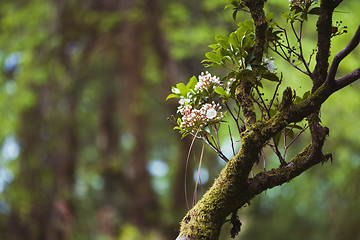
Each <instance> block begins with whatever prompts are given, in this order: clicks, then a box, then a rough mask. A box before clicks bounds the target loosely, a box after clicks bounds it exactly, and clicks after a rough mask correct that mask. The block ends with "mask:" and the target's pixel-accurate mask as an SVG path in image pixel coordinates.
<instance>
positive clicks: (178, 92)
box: [171, 87, 180, 94]
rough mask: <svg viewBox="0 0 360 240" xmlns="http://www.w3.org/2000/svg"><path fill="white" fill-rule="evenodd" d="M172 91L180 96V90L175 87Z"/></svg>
mask: <svg viewBox="0 0 360 240" xmlns="http://www.w3.org/2000/svg"><path fill="white" fill-rule="evenodd" d="M171 91H172V92H173V93H175V94H180V90H179V89H177V88H176V87H173V88H172V89H171Z"/></svg>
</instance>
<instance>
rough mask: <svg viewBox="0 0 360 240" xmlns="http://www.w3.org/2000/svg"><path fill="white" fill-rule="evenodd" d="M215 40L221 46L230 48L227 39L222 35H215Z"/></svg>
mask: <svg viewBox="0 0 360 240" xmlns="http://www.w3.org/2000/svg"><path fill="white" fill-rule="evenodd" d="M215 40H216V41H217V42H218V43H219V44H220V46H221V47H223V48H225V49H228V48H230V45H229V39H228V38H227V37H225V36H222V35H216V36H215Z"/></svg>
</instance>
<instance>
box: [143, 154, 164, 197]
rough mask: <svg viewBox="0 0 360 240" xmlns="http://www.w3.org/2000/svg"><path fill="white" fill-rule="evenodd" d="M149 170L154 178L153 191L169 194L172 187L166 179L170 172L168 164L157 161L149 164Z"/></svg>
mask: <svg viewBox="0 0 360 240" xmlns="http://www.w3.org/2000/svg"><path fill="white" fill-rule="evenodd" d="M147 169H148V171H149V173H150V174H151V175H152V176H153V179H152V186H153V189H154V190H155V191H156V192H157V193H159V194H166V193H168V190H169V187H170V183H169V181H168V179H167V178H166V175H167V174H168V172H169V166H168V164H167V163H166V162H164V161H162V160H159V159H155V160H152V161H150V162H149V163H148V165H147Z"/></svg>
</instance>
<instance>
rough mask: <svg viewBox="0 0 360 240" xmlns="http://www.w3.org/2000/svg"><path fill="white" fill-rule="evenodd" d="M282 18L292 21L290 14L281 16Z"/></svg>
mask: <svg viewBox="0 0 360 240" xmlns="http://www.w3.org/2000/svg"><path fill="white" fill-rule="evenodd" d="M281 17H282V18H285V19H287V20H288V19H291V17H290V14H288V13H283V14H281Z"/></svg>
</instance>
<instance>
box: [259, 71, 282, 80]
mask: <svg viewBox="0 0 360 240" xmlns="http://www.w3.org/2000/svg"><path fill="white" fill-rule="evenodd" d="M262 77H263V78H265V79H267V80H270V81H272V82H279V81H280V80H279V77H278V76H277V75H276V74H275V73H271V72H267V73H264V74H263V75H262Z"/></svg>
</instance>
